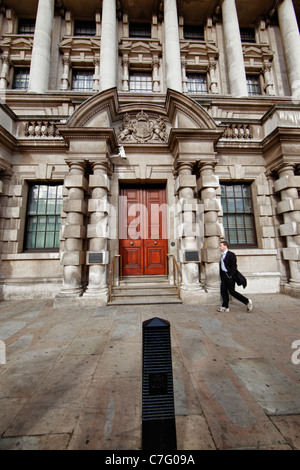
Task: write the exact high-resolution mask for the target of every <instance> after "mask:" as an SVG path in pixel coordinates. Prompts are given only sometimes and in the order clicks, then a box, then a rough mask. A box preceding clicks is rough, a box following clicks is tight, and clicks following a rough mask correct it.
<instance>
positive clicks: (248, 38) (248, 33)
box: [240, 28, 256, 43]
mask: <svg viewBox="0 0 300 470" xmlns="http://www.w3.org/2000/svg"><path fill="white" fill-rule="evenodd" d="M240 32H241V40H242V42H251V43H254V42H256V41H255V30H254V28H240Z"/></svg>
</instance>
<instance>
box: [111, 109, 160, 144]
mask: <svg viewBox="0 0 300 470" xmlns="http://www.w3.org/2000/svg"><path fill="white" fill-rule="evenodd" d="M118 140H119V141H122V142H137V143H145V142H166V141H167V134H166V121H165V119H164V118H163V117H160V116H156V117H155V118H150V117H149V116H148V114H146V113H145V112H144V111H141V112H139V113H138V114H137V115H136V116H135V117H131V116H130V115H129V114H128V113H126V114H125V116H124V118H123V122H122V127H121V129H120V131H119V133H118Z"/></svg>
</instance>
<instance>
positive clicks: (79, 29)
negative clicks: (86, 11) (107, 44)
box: [74, 21, 96, 36]
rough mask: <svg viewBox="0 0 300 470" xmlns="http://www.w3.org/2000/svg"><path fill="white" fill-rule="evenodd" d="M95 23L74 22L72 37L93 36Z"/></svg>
mask: <svg viewBox="0 0 300 470" xmlns="http://www.w3.org/2000/svg"><path fill="white" fill-rule="evenodd" d="M95 34H96V23H95V22H94V21H75V26H74V36H95Z"/></svg>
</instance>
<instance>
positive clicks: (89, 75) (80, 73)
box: [72, 70, 93, 91]
mask: <svg viewBox="0 0 300 470" xmlns="http://www.w3.org/2000/svg"><path fill="white" fill-rule="evenodd" d="M72 90H77V91H93V72H92V71H89V70H77V71H76V70H75V71H74V73H73V77H72Z"/></svg>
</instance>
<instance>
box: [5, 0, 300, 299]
mask: <svg viewBox="0 0 300 470" xmlns="http://www.w3.org/2000/svg"><path fill="white" fill-rule="evenodd" d="M0 3H1V6H0V32H1V41H0V52H1V75H0V96H1V105H0V106H1V107H0V117H1V119H0V152H1V153H0V180H1V186H0V191H1V194H0V241H1V245H0V247H1V265H0V270H1V274H0V276H1V277H0V286H1V295H2V298H4V299H8V298H32V297H40V298H53V299H54V300H55V302H57V303H59V302H62V301H67V302H68V301H74V302H76V301H80V303H81V304H82V305H84V304H87V305H89V304H97V305H100V304H106V303H107V302H108V300H109V286H110V282H111V281H110V272H111V268H112V262H113V261H114V260H115V259H117V262H116V271H115V272H114V275H115V276H117V277H118V275H121V274H122V271H123V275H126V276H130V275H131V274H132V275H135V276H145V275H150V276H161V275H162V273H164V272H168V273H169V279H170V283H172V282H173V278H174V277H175V268H174V266H175V264H174V262H173V260H174V259H175V260H176V262H177V265H178V267H179V270H180V295H181V299H182V301H183V302H187V303H188V302H196V303H197V302H202V301H203V302H204V301H210V300H213V301H215V300H216V298H217V297H218V292H219V272H218V271H219V259H220V254H219V242H220V240H223V239H227V240H229V242H230V246H231V248H232V249H233V250H234V251H235V252H236V254H237V258H238V267H239V269H240V271H242V272H243V273H244V274H245V276H246V277H247V280H248V287H247V292H248V293H262V292H263V293H275V292H279V291H282V292H285V293H288V294H291V295H294V296H299V293H300V199H299V190H300V174H299V168H300V130H299V122H300V37H299V28H298V24H299V21H300V1H299V0H265V1H264V2H261V1H258V0H253V1H252V2H248V1H245V0H197V1H196V0H191V1H184V0H177V1H176V0H164V1H162V0H149V1H147V2H144V1H141V0H120V1H116V0H85V1H84V2H82V1H80V0H27V1H26V2H20V1H18V0H2V1H1V2H0ZM120 255H121V259H122V263H121V264H120V265H119V264H118V262H119V258H120ZM115 257H117V258H115ZM117 265H118V266H120V267H119V268H118V266H117ZM118 269H119V271H121V272H118Z"/></svg>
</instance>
